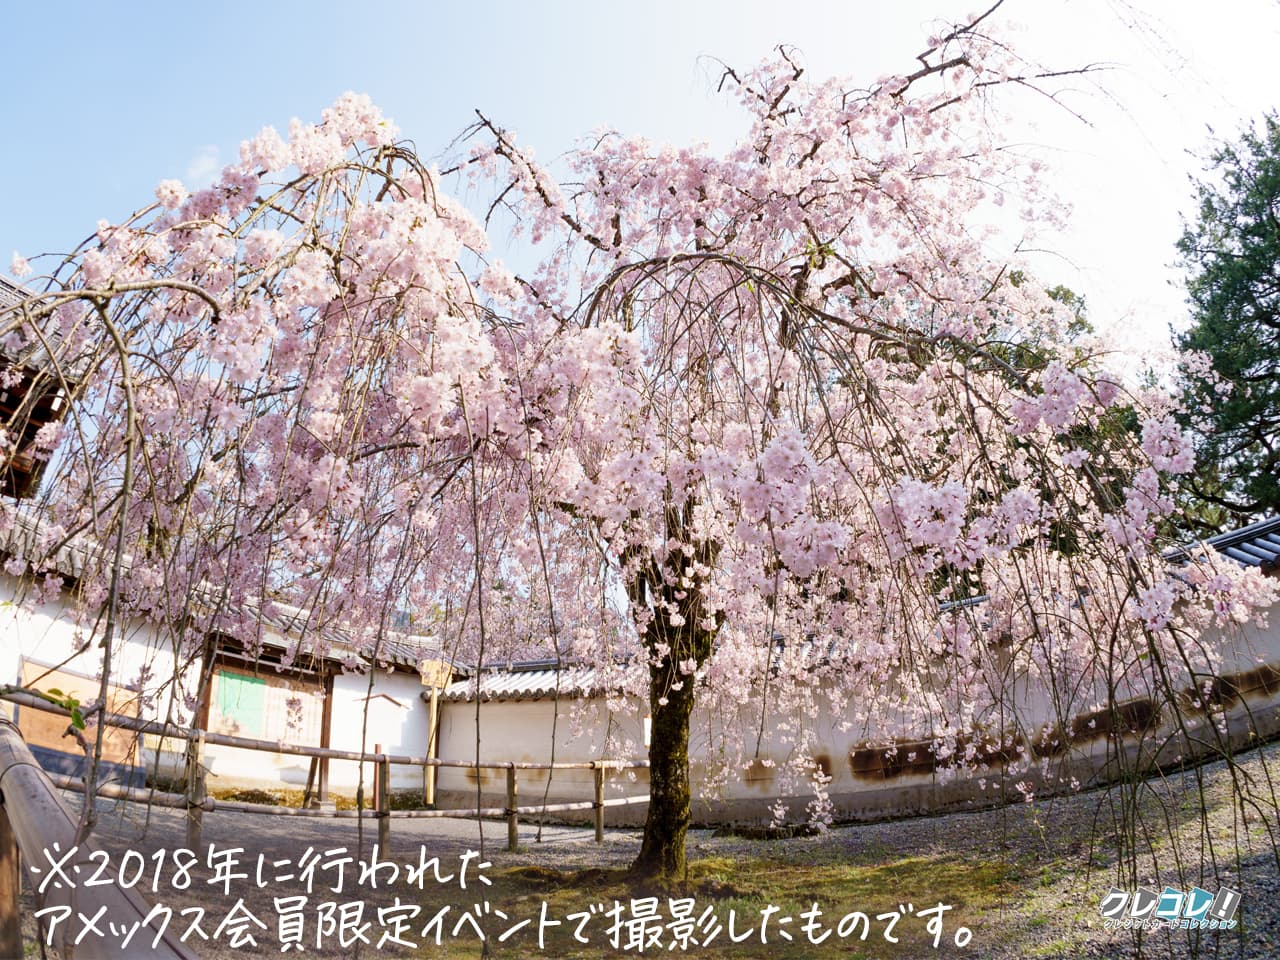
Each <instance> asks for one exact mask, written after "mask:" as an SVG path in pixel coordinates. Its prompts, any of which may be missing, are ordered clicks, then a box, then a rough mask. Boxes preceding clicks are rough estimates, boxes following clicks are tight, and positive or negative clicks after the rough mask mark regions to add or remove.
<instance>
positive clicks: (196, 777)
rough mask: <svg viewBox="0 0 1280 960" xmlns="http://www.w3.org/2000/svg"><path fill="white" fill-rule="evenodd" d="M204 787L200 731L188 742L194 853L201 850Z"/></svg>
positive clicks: (189, 821) (190, 843)
mask: <svg viewBox="0 0 1280 960" xmlns="http://www.w3.org/2000/svg"><path fill="white" fill-rule="evenodd" d="M204 787H205V783H204V731H203V730H200V731H198V733H197V736H196V738H195V739H194V740H188V741H187V849H188V850H191V851H192V852H193V853H197V851H199V850H200V831H201V828H202V827H203V826H204V809H203V807H202V806H201V805H202V804H203V803H204ZM197 855H199V854H198V853H197Z"/></svg>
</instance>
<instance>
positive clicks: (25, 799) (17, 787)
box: [0, 719, 195, 960]
mask: <svg viewBox="0 0 1280 960" xmlns="http://www.w3.org/2000/svg"><path fill="white" fill-rule="evenodd" d="M76 832H77V821H76V818H75V817H73V816H72V815H71V812H70V811H69V810H68V809H67V807H66V804H64V803H63V801H62V797H61V795H60V794H59V793H58V792H57V790H56V789H55V785H54V783H53V782H52V780H51V779H50V777H49V775H48V774H46V773H45V772H44V770H42V769H41V767H40V764H39V763H37V762H36V759H35V758H34V757H33V756H32V755H31V750H30V749H29V748H28V747H27V744H26V741H25V740H23V738H22V734H21V733H20V732H19V731H18V728H17V727H16V726H15V725H14V724H13V723H11V722H10V721H8V720H3V719H0V957H21V956H24V953H23V946H22V922H21V916H20V914H19V912H18V896H19V893H20V890H21V879H20V878H21V872H22V869H21V866H20V863H25V864H26V868H27V872H28V876H29V883H30V886H31V889H32V891H34V897H35V900H36V903H37V911H38V912H39V911H43V910H51V911H53V912H54V913H57V912H58V911H59V910H60V909H64V908H65V909H67V910H68V911H71V913H79V914H80V915H82V916H84V917H94V918H96V917H97V916H98V915H99V913H100V912H101V915H102V916H105V917H109V918H110V919H111V921H112V922H113V923H118V924H121V925H123V926H126V927H127V926H132V925H133V924H135V923H136V924H137V925H138V928H139V929H142V928H144V927H145V924H144V921H145V920H146V919H147V917H148V916H149V914H150V910H151V907H150V906H149V905H148V904H147V902H146V901H145V900H144V899H143V898H142V897H141V896H140V895H139V894H138V893H137V892H135V891H134V890H133V889H132V888H129V889H126V888H123V887H120V886H117V885H116V884H99V885H94V886H88V885H82V884H62V883H49V882H44V883H43V884H42V880H44V879H47V878H42V876H41V866H42V865H45V864H46V861H47V854H46V851H50V850H62V851H67V852H68V854H67V856H65V857H63V858H62V859H61V860H60V861H59V867H58V869H59V871H61V872H63V873H64V874H65V875H67V876H71V875H73V874H74V873H76V872H78V871H81V870H85V871H86V872H87V871H89V870H91V869H92V868H93V866H94V861H93V854H94V852H95V851H96V850H97V847H96V846H95V845H94V844H93V843H92V842H91V841H88V842H82V843H79V844H77V843H76ZM73 848H74V849H75V853H74V855H72V854H71V853H70V851H71V850H72V849H73ZM51 869H52V868H51ZM103 911H104V912H103ZM71 913H68V914H67V916H70V915H71ZM73 932H74V927H73V926H72V924H70V923H66V922H61V923H56V924H54V925H53V933H52V935H51V937H50V938H49V939H50V942H51V944H52V945H53V946H56V947H57V948H58V950H59V952H60V953H61V955H62V956H65V957H70V956H72V955H74V956H75V958H76V960H98V958H103V960H106V958H108V957H118V956H120V947H119V945H118V944H115V943H113V942H110V941H108V940H107V939H105V938H103V937H98V938H93V937H88V938H81V937H80V936H76V937H75V938H74V940H73ZM76 941H79V942H76ZM41 955H43V951H42V954H41ZM148 956H154V957H160V958H162V960H194V958H195V954H194V953H193V952H192V951H191V949H190V948H189V947H187V946H186V945H185V944H184V943H182V941H181V940H180V939H179V938H178V936H177V934H176V932H172V933H171V932H170V931H169V930H168V927H167V925H166V927H165V929H164V932H163V933H162V934H161V935H160V939H159V942H158V943H157V944H156V947H155V949H154V950H153V951H151V952H150V953H148Z"/></svg>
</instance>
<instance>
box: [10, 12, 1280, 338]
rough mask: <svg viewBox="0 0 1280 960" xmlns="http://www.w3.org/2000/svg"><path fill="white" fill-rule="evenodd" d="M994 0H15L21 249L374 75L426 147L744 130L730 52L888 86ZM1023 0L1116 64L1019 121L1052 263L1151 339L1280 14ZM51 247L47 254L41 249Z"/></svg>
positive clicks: (369, 87)
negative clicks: (1056, 215)
mask: <svg viewBox="0 0 1280 960" xmlns="http://www.w3.org/2000/svg"><path fill="white" fill-rule="evenodd" d="M975 6H977V4H975V3H974V2H973V0H964V2H956V0H931V2H918V0H910V2H901V3H884V2H874V3H871V2H864V0H856V2H845V3H836V2H829V3H807V4H797V3H788V4H787V5H786V8H785V9H786V13H785V15H784V14H783V13H782V11H783V9H784V8H783V5H782V4H780V3H777V2H776V0H775V2H735V3H697V2H694V0H685V2H680V3H676V2H649V3H646V4H644V5H634V4H627V5H622V4H607V3H567V2H566V3H545V4H534V3H515V2H497V3H490V4H486V5H485V6H483V7H481V8H475V7H470V6H468V5H463V4H457V3H453V4H428V3H408V2H405V3H378V2H372V3H365V4H361V5H359V6H358V7H357V5H356V4H349V3H348V4H336V3H329V2H319V0H313V2H307V3H303V2H272V0H260V2H258V3H241V2H219V3H204V4H179V3H172V2H169V3H124V2H120V3H101V2H98V3H81V2H68V3H64V4H60V5H58V6H57V7H56V8H55V7H48V6H46V7H44V8H43V9H38V8H37V7H36V6H35V5H26V4H24V5H22V6H17V5H9V6H8V9H6V10H5V30H6V50H5V54H4V56H3V58H2V59H0V79H3V83H4V89H5V91H6V93H7V96H6V98H5V99H6V108H5V111H4V124H5V129H6V135H5V137H4V142H5V149H3V150H0V175H2V176H3V183H4V189H3V190H0V266H7V264H8V260H9V255H10V253H11V252H12V251H14V250H17V251H20V252H21V253H23V254H24V255H26V256H33V255H35V254H38V253H42V252H48V251H63V250H67V249H69V248H71V247H73V246H74V245H75V244H76V243H78V242H79V241H80V240H81V239H83V238H84V237H85V236H86V235H88V234H89V233H90V232H91V231H92V230H93V229H94V225H95V224H96V222H97V221H98V219H99V218H106V219H118V218H120V217H122V216H124V215H125V214H127V213H128V212H129V211H131V210H132V209H134V208H136V207H138V206H141V205H143V204H145V203H147V202H148V201H149V200H150V199H151V197H152V191H153V189H154V187H155V184H156V183H157V182H158V181H159V180H161V179H165V178H169V177H176V178H178V179H181V180H183V181H184V182H186V183H188V185H197V184H198V183H199V181H200V180H201V179H202V178H208V177H210V176H212V173H213V171H214V170H215V169H216V168H217V167H218V166H220V164H222V163H224V162H227V161H229V160H231V159H233V158H235V157H236V155H237V154H238V149H239V143H240V141H241V140H242V139H244V138H246V137H248V136H250V135H252V134H253V133H255V132H256V131H257V130H258V129H260V128H261V127H262V126H264V125H266V124H272V125H274V126H276V127H277V129H280V130H282V131H283V130H284V129H285V127H287V125H288V122H289V120H290V118H291V117H294V116H297V117H301V118H303V119H305V120H314V119H318V117H319V113H320V111H321V109H322V108H323V107H324V106H326V105H327V104H328V103H330V102H331V101H332V100H333V99H334V98H335V97H336V96H337V95H338V94H340V93H342V92H343V91H345V90H356V91H358V92H362V93H368V94H370V95H371V96H372V97H373V99H374V101H375V102H377V103H378V104H379V105H380V106H381V107H382V109H383V110H384V111H385V112H386V113H387V114H388V115H390V116H391V117H392V118H393V119H394V120H395V121H396V122H397V123H398V125H399V126H400V128H401V131H402V133H403V135H405V136H407V137H410V138H412V139H413V140H414V141H415V142H416V143H417V145H418V148H419V150H420V151H421V152H422V153H424V154H425V155H427V156H431V155H434V154H436V153H437V152H439V151H441V150H442V149H444V148H445V147H446V146H447V144H448V143H449V141H450V140H451V139H452V138H453V137H454V136H455V135H456V134H457V133H458V132H459V131H460V130H461V129H462V128H463V127H464V126H466V125H467V124H468V123H469V122H470V121H471V120H472V119H473V112H472V111H473V110H474V109H475V108H477V107H479V108H481V109H483V110H484V111H485V112H486V113H487V114H488V115H490V116H491V117H493V118H494V119H495V120H497V121H498V122H500V123H502V124H503V125H504V126H507V127H510V128H513V129H515V130H517V131H519V135H520V139H521V142H523V143H526V144H531V145H534V146H535V147H536V149H537V152H538V156H539V157H541V158H544V159H547V158H552V157H554V156H556V155H557V154H559V153H562V152H563V151H564V150H566V149H568V148H569V147H571V146H572V145H573V143H574V141H575V139H576V138H577V137H579V136H581V135H583V134H585V133H587V132H589V131H590V130H592V129H594V128H596V127H598V126H610V127H613V128H616V129H620V130H624V131H627V132H635V133H643V134H645V135H647V136H650V137H652V138H654V139H662V140H671V141H676V142H680V141H689V140H700V139H710V140H712V141H713V142H718V143H727V142H729V141H730V140H731V139H732V137H733V134H734V131H735V129H736V126H735V121H736V120H737V113H736V110H735V108H734V107H733V105H732V104H731V103H730V102H729V101H728V100H727V98H725V97H722V96H719V95H717V94H716V92H715V84H716V80H717V78H718V76H719V71H718V68H717V66H716V62H715V61H716V58H718V59H720V60H724V61H727V62H730V63H733V64H735V65H746V64H750V63H753V62H755V61H756V60H758V59H760V58H761V57H763V56H765V55H766V54H767V53H768V52H769V50H770V49H771V47H772V46H773V45H775V44H777V43H788V44H794V45H795V46H797V47H798V48H799V49H800V50H801V52H802V54H803V57H804V59H805V61H806V63H807V64H808V66H809V69H810V70H811V71H812V72H814V73H816V74H830V73H841V74H849V75H851V76H852V77H853V78H854V79H855V80H862V81H864V82H865V81H867V80H870V79H872V78H874V77H875V76H876V75H878V74H880V73H883V72H887V71H890V70H897V69H902V68H903V67H905V66H907V65H909V63H910V61H911V58H912V57H913V55H914V54H915V53H916V52H918V51H919V50H920V49H921V47H922V43H921V41H922V39H923V38H924V37H925V36H926V35H927V33H928V29H929V24H930V23H931V22H932V21H933V20H935V19H936V18H937V17H944V18H948V19H957V18H960V17H963V16H964V15H965V14H966V13H967V12H969V11H970V10H971V9H972V8H973V7H975ZM1205 10H1206V7H1205V6H1204V5H1203V4H1202V3H1192V2H1171V3H1165V4H1157V3H1155V2H1154V0H1134V2H1132V3H1130V2H1126V0H1008V2H1007V3H1006V4H1005V6H1004V8H1002V10H1001V11H1000V12H999V14H998V16H999V17H1000V18H1001V19H1002V20H1003V21H1006V22H1007V21H1015V22H1019V23H1021V25H1022V26H1021V29H1020V30H1019V32H1018V33H1017V34H1016V35H1015V37H1014V39H1015V41H1016V43H1017V45H1018V47H1019V49H1021V50H1024V51H1026V52H1028V53H1030V54H1031V55H1033V56H1035V57H1038V58H1040V59H1042V60H1044V61H1045V62H1047V63H1050V64H1051V65H1053V66H1074V65H1077V64H1079V63H1082V62H1089V61H1105V62H1107V63H1108V64H1110V65H1111V69H1110V70H1108V71H1107V73H1105V74H1103V75H1101V76H1100V78H1099V80H1098V82H1097V85H1096V86H1087V85H1077V86H1078V89H1076V90H1075V91H1072V92H1069V93H1068V95H1067V96H1068V99H1069V103H1070V105H1071V106H1072V108H1073V109H1074V110H1076V111H1077V112H1079V113H1081V114H1082V115H1083V116H1084V117H1085V118H1086V119H1087V120H1088V123H1087V124H1086V123H1083V122H1081V121H1079V120H1077V119H1076V118H1075V117H1073V116H1072V115H1071V114H1070V113H1068V112H1067V111H1064V110H1059V109H1056V108H1053V107H1052V106H1051V105H1050V104H1048V103H1047V102H1046V101H1043V100H1038V99H1036V98H1033V97H1024V98H1015V99H1012V100H1010V101H1009V103H1008V106H1009V108H1010V109H1011V110H1012V111H1013V112H1014V115H1015V116H1014V119H1015V129H1014V130H1013V131H1011V132H1012V134H1013V136H1014V138H1015V139H1018V140H1021V141H1022V142H1025V143H1027V144H1029V145H1030V146H1031V148H1032V149H1034V150H1036V151H1037V152H1039V153H1041V154H1042V155H1043V156H1044V157H1045V158H1046V159H1047V160H1048V161H1049V163H1050V165H1051V169H1052V171H1053V173H1052V182H1053V183H1054V184H1055V185H1056V186H1057V188H1058V190H1059V191H1060V192H1061V193H1062V194H1063V195H1065V196H1066V197H1067V198H1068V199H1070V200H1071V201H1072V202H1073V204H1074V206H1075V209H1076V214H1075V218H1074V221H1073V227H1072V229H1071V230H1070V231H1069V232H1068V233H1067V234H1065V235H1063V236H1061V237H1058V238H1054V242H1053V249H1052V251H1049V252H1047V253H1046V254H1044V255H1043V258H1042V265H1041V272H1042V274H1044V275H1045V276H1046V278H1047V279H1048V280H1050V281H1051V282H1064V283H1067V284H1068V285H1070V286H1072V287H1073V288H1075V289H1076V290H1078V291H1079V292H1082V293H1083V294H1084V295H1085V296H1086V298H1087V299H1088V300H1089V302H1090V306H1091V312H1092V315H1093V318H1094V319H1095V321H1096V322H1098V324H1099V325H1100V326H1102V327H1104V328H1109V329H1113V330H1115V331H1117V335H1118V336H1119V337H1120V339H1121V340H1123V341H1125V342H1127V343H1128V344H1129V345H1130V346H1135V347H1144V346H1145V345H1147V344H1149V343H1151V342H1156V341H1158V340H1160V339H1162V338H1163V337H1164V336H1165V331H1166V330H1167V327H1168V325H1169V324H1170V323H1175V324H1176V323H1179V322H1182V320H1183V318H1184V316H1185V310H1184V309H1183V307H1182V298H1181V294H1180V293H1179V292H1178V291H1177V290H1176V288H1175V287H1173V286H1171V281H1172V280H1175V279H1176V277H1177V272H1176V271H1171V270H1170V269H1169V268H1168V266H1169V264H1170V262H1171V261H1172V260H1173V257H1174V253H1173V247H1172V244H1173V242H1174V240H1175V239H1176V237H1177V233H1178V224H1179V219H1178V214H1179V211H1180V210H1183V209H1187V208H1189V196H1190V194H1189V189H1188V186H1187V182H1186V176H1187V173H1188V172H1189V171H1194V170H1196V169H1197V168H1198V164H1197V161H1196V160H1195V158H1194V156H1192V155H1191V154H1190V153H1188V151H1203V148H1204V145H1205V143H1206V142H1207V134H1206V125H1208V124H1212V125H1213V126H1214V127H1215V128H1216V129H1217V130H1219V131H1220V132H1222V133H1231V132H1233V131H1234V130H1235V129H1237V128H1238V126H1239V124H1240V122H1242V121H1243V119H1245V118H1248V117H1251V116H1256V115H1257V114H1258V113H1259V112H1260V111H1261V110H1263V109H1265V108H1267V107H1269V106H1273V105H1274V100H1273V99H1272V95H1271V92H1272V91H1273V90H1274V89H1275V81H1274V75H1273V72H1272V70H1271V69H1270V64H1272V63H1273V62H1274V53H1273V52H1274V50H1275V48H1276V44H1277V40H1280V8H1278V7H1277V5H1276V4H1275V3H1272V2H1267V0H1223V2H1222V3H1220V4H1218V5H1217V7H1216V8H1215V10H1216V13H1215V16H1214V17H1213V18H1212V19H1206V17H1205ZM38 266H39V265H38V264H37V268H38Z"/></svg>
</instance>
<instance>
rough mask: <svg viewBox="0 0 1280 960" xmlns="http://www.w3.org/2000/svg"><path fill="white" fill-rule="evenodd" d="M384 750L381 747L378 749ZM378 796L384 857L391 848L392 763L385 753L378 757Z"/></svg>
mask: <svg viewBox="0 0 1280 960" xmlns="http://www.w3.org/2000/svg"><path fill="white" fill-rule="evenodd" d="M378 749H379V750H381V749H382V747H381V745H379V747H378ZM377 784H378V791H377V793H378V795H377V797H376V798H375V800H374V802H375V804H376V806H377V808H378V847H379V849H380V850H381V851H382V855H383V856H386V851H387V849H388V848H390V846H391V761H390V760H388V759H387V755H386V754H385V753H383V754H380V756H379V757H378V780H377Z"/></svg>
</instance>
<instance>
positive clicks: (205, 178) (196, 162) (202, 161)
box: [186, 144, 221, 188]
mask: <svg viewBox="0 0 1280 960" xmlns="http://www.w3.org/2000/svg"><path fill="white" fill-rule="evenodd" d="M220 167H221V164H219V162H218V148H217V147H216V146H214V145H213V144H205V145H204V146H203V147H201V148H200V149H199V150H197V151H196V155H195V156H194V157H192V158H191V161H190V162H189V163H188V164H187V177H186V182H187V185H188V186H189V187H191V188H199V187H203V186H206V185H207V184H209V183H211V182H212V181H213V178H214V177H215V176H217V174H218V170H219V169H220Z"/></svg>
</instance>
